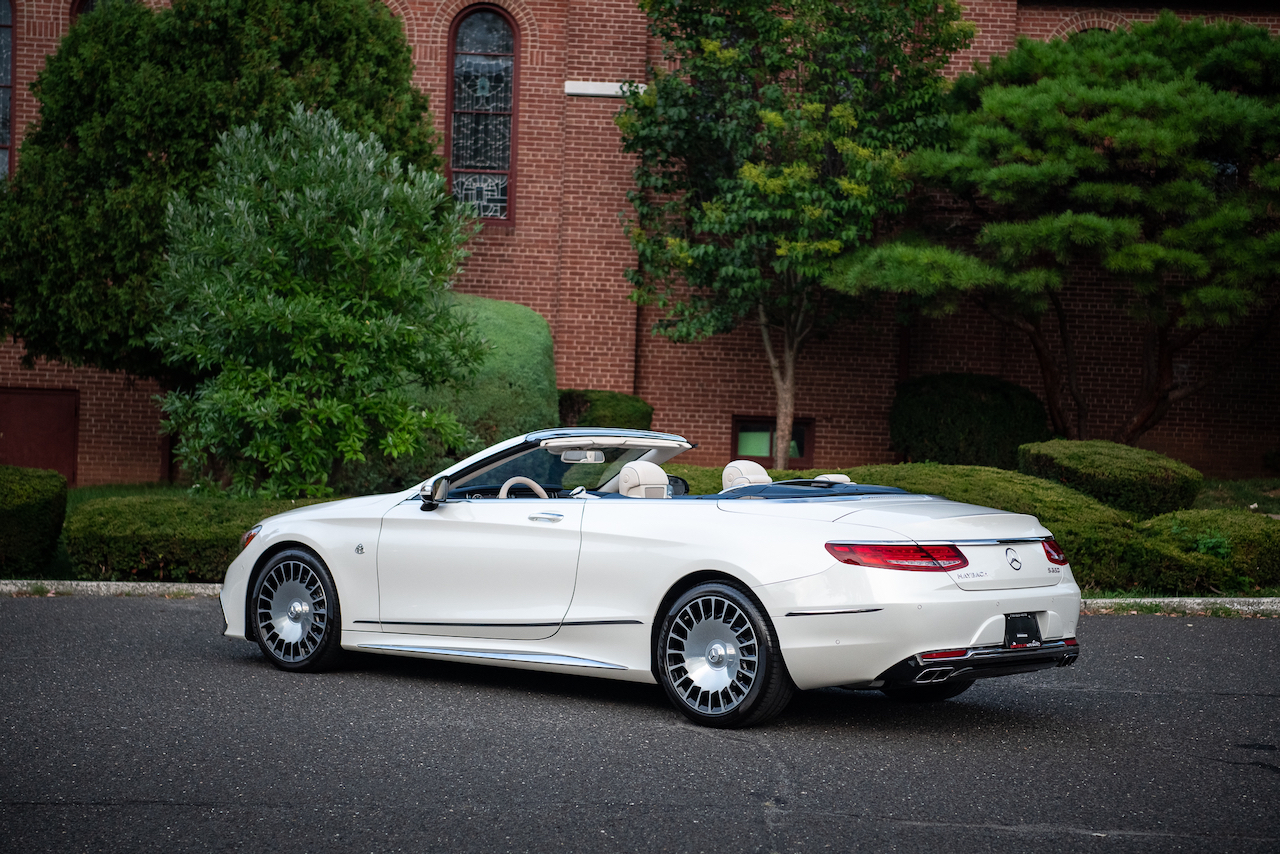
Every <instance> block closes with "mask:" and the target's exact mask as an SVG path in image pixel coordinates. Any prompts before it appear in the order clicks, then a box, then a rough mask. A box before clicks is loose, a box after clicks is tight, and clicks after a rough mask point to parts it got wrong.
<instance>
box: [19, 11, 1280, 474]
mask: <svg viewBox="0 0 1280 854" xmlns="http://www.w3.org/2000/svg"><path fill="white" fill-rule="evenodd" d="M11 2H12V3H13V5H14V11H15V28H14V33H15V38H16V41H17V45H16V50H17V63H16V65H17V75H16V79H15V88H14V93H15V99H14V100H15V103H14V114H13V124H14V127H15V130H16V132H17V133H18V134H19V140H20V138H21V132H22V130H23V129H25V128H26V126H27V125H28V123H30V122H32V121H33V120H34V119H35V118H36V105H35V102H34V100H33V99H32V97H31V95H30V93H29V91H28V86H29V84H30V83H31V81H32V80H33V79H34V77H35V74H36V71H37V70H38V68H39V67H41V65H42V63H43V61H44V57H45V55H46V54H48V53H51V52H52V51H54V50H55V49H56V47H57V41H58V39H59V38H60V37H61V35H62V34H63V33H64V32H65V30H66V28H67V26H68V23H69V0H58V2H49V0H40V2H32V0H11ZM386 2H387V3H388V5H389V7H390V8H391V9H392V11H393V12H394V13H395V14H396V15H397V16H398V17H400V18H401V20H402V21H403V22H404V25H405V31H406V34H407V36H408V39H409V42H410V44H411V45H412V47H413V56H414V61H415V63H416V65H417V70H416V72H415V78H414V79H415V82H416V83H417V85H418V86H420V87H421V88H422V89H424V90H425V91H426V92H428V93H429V94H430V96H431V100H432V106H433V108H434V109H435V110H436V118H437V121H438V122H440V125H441V130H443V122H444V105H445V102H446V100H445V87H446V80H447V77H448V68H449V62H450V57H449V33H450V28H451V25H452V24H453V22H454V21H455V19H456V18H457V16H458V15H459V13H461V12H462V11H464V10H466V9H469V8H471V7H472V6H474V5H477V4H475V3H472V2H471V0H450V2H429V1H428V0H386ZM489 5H494V6H500V7H502V8H503V9H504V10H506V12H507V13H508V14H509V15H510V16H511V17H512V19H513V20H514V21H515V24H516V26H517V28H518V30H519V56H518V91H517V99H518V101H517V107H516V109H517V127H518V140H517V145H516V152H515V156H516V164H515V169H516V179H515V181H516V183H515V189H514V191H513V195H512V206H513V217H512V221H511V222H510V224H506V225H493V224H490V225H486V227H485V229H484V231H483V233H482V234H481V235H480V236H479V238H478V239H477V240H476V241H475V242H474V243H473V245H472V247H471V250H472V252H473V255H472V257H471V258H470V259H469V261H468V262H467V265H466V269H465V270H464V272H463V275H462V276H461V278H460V281H459V283H458V287H459V289H460V290H463V291H466V292H468V293H475V294H479V295H482V296H488V297H495V298H499V299H506V300H512V301H515V302H520V303H523V304H525V305H528V306H530V307H532V308H534V309H535V310H537V311H538V312H540V313H541V314H542V315H543V316H544V317H545V318H546V319H547V321H548V322H549V323H550V325H551V328H552V332H553V335H554V337H555V342H556V367H557V370H558V377H559V383H560V385H561V386H562V387H566V388H570V387H572V388H602V389H612V390H616V391H622V392H628V393H635V394H639V395H640V396H641V397H643V398H644V399H645V400H647V401H648V402H649V403H651V404H652V405H653V406H654V408H655V414H654V427H655V428H656V429H661V430H671V431H674V432H678V433H683V434H684V435H686V436H688V437H689V438H690V439H692V440H693V441H695V442H697V443H699V447H698V448H697V449H696V450H695V451H693V452H691V454H690V455H689V456H688V460H689V462H699V463H703V464H707V465H712V464H723V463H724V462H726V461H727V460H728V459H729V455H730V453H731V435H730V434H731V424H732V418H733V416H734V415H764V416H771V414H772V412H773V406H774V402H773V384H772V382H771V380H770V379H769V373H768V369H767V366H766V364H765V361H764V356H763V353H762V352H761V347H760V342H759V332H758V330H756V329H755V328H754V327H747V328H744V329H741V330H739V331H738V332H736V333H734V334H732V335H726V336H723V337H721V338H718V339H715V340H712V341H709V342H706V343H704V344H700V345H679V346H677V345H672V344H670V343H668V342H666V341H665V340H663V339H659V338H655V337H653V336H652V335H651V334H650V333H649V331H648V330H649V329H650V327H651V325H652V321H653V319H654V318H653V317H652V316H650V315H649V314H648V313H646V312H642V311H639V310H637V309H636V307H635V306H634V305H633V304H632V303H630V302H629V301H628V299H627V294H628V291H629V288H628V285H627V283H626V280H625V278H624V276H623V270H624V269H625V268H626V267H627V266H628V265H629V264H630V263H631V261H632V254H631V252H630V248H629V246H628V244H627V241H626V238H625V236H624V234H623V232H622V228H621V223H620V220H619V214H620V213H622V212H624V209H625V208H626V202H625V198H624V197H625V193H626V190H627V188H628V186H629V185H630V172H631V163H630V161H629V159H628V158H627V157H625V156H623V155H622V154H621V153H620V152H619V150H618V137H617V130H616V129H615V127H614V126H613V122H612V118H613V115H614V113H615V112H616V110H617V108H618V106H619V102H618V101H617V100H616V99H612V98H597V97H582V96H571V95H566V94H565V84H566V82H567V81H586V82H597V83H617V82H620V81H623V80H638V79H642V78H643V76H644V71H645V67H646V65H647V64H653V63H656V62H658V60H659V50H658V46H657V45H656V44H655V43H653V41H652V40H651V39H650V38H649V37H648V36H647V33H646V28H645V21H644V17H643V15H642V14H641V13H640V12H639V11H638V10H637V8H636V3H635V2H634V0H495V2H493V3H491V4H489ZM1232 5H1233V4H1221V5H1220V6H1219V7H1217V8H1204V9H1191V8H1188V9H1180V10H1179V14H1181V15H1184V16H1185V17H1196V16H1206V17H1228V18H1238V19H1240V20H1242V21H1246V22H1248V23H1254V24H1262V25H1265V26H1268V27H1270V28H1271V30H1272V31H1273V32H1280V14H1277V13H1273V12H1269V11H1262V12H1259V11H1241V12H1239V13H1232V14H1228V13H1227V12H1226V11H1225V10H1227V9H1230V8H1232ZM1247 6H1248V8H1249V9H1251V10H1252V9H1258V8H1262V7H1261V6H1259V4H1256V3H1252V4H1247ZM966 8H967V9H968V16H969V17H970V19H971V20H973V21H974V22H975V23H976V24H977V26H978V36H977V40H976V42H975V44H974V46H973V47H972V48H971V49H969V50H967V51H965V52H964V53H963V54H961V55H958V56H957V57H956V58H955V59H954V60H953V62H952V64H951V71H952V73H957V72H959V71H962V70H965V69H967V68H969V67H970V66H971V65H972V63H973V61H975V60H980V59H985V58H986V57H988V56H990V55H992V54H996V53H1003V52H1005V51H1007V50H1009V49H1010V48H1012V47H1013V45H1014V43H1015V40H1016V38H1017V36H1018V35H1027V36H1030V37H1033V38H1042V39H1044V38H1057V37H1062V36H1064V35H1066V34H1068V33H1071V32H1075V31H1077V30H1081V29H1087V28H1090V27H1107V28H1113V27H1116V26H1125V25H1128V24H1129V23H1131V22H1134V21H1146V20H1151V19H1152V18H1154V17H1155V15H1156V14H1157V8H1156V7H1140V8H1139V7H1126V6H1114V5H1109V6H1106V7H1104V8H1098V9H1094V8H1090V7H1086V6H1082V5H1079V4H1061V5H1049V4H1042V3H1030V2H1025V0H1024V2H1018V0H973V2H970V3H966ZM1242 8H1243V7H1242ZM1084 284H1085V286H1084V287H1081V288H1078V289H1076V290H1074V291H1073V295H1072V298H1071V299H1070V300H1069V301H1068V304H1067V308H1068V311H1069V314H1070V316H1071V318H1072V322H1073V324H1075V328H1077V329H1078V330H1079V337H1080V342H1079V345H1078V346H1079V347H1080V349H1081V351H1082V365H1081V370H1082V371H1083V373H1084V374H1085V376H1086V377H1087V382H1088V386H1089V388H1090V389H1094V390H1100V391H1105V395H1104V396H1100V397H1099V399H1097V400H1096V401H1093V402H1092V403H1091V406H1092V408H1093V413H1092V417H1091V427H1092V431H1093V433H1094V435H1097V436H1107V435H1109V434H1110V432H1111V431H1112V430H1113V429H1114V428H1115V426H1116V425H1117V424H1119V422H1120V421H1121V419H1122V418H1123V415H1124V413H1125V411H1126V408H1127V406H1128V404H1129V402H1130V401H1131V400H1132V398H1133V396H1134V394H1135V392H1136V390H1137V382H1138V365H1139V359H1140V357H1141V352H1142V342H1141V339H1140V337H1139V335H1138V331H1137V329H1136V328H1135V327H1133V326H1131V325H1129V324H1126V323H1125V322H1123V321H1118V320H1117V319H1116V317H1117V314H1116V312H1115V311H1114V309H1113V308H1112V307H1111V305H1112V303H1111V300H1112V296H1111V294H1110V293H1109V291H1108V288H1107V286H1106V285H1105V284H1104V283H1102V282H1092V283H1084ZM908 341H909V345H908V346H905V347H904V346H902V340H901V336H900V332H899V330H898V327H897V326H896V324H895V323H894V322H893V321H892V318H891V317H890V314H889V311H888V309H887V308H886V309H883V310H881V312H880V313H879V314H877V315H876V316H874V317H869V318H865V319H864V320H863V321H861V322H859V323H856V324H851V325H850V326H849V327H848V328H847V329H844V330H841V331H840V332H839V333H838V334H835V335H832V336H830V337H829V338H828V339H826V340H825V341H821V342H817V343H815V344H813V345H812V346H810V348H809V349H808V351H807V352H806V353H805V354H803V355H802V357H801V360H800V363H799V365H798V386H799V389H800V392H799V396H798V400H797V411H796V414H797V416H798V417H807V418H813V419H815V422H816V429H815V447H814V451H813V453H814V461H815V464H816V465H819V466H833V467H834V466H837V465H849V464H859V463H871V462H885V461H891V460H892V459H893V453H892V451H891V449H890V448H889V438H888V427H887V422H886V416H887V414H888V411H889V407H890V405H891V404H892V401H893V390H894V383H895V382H896V381H897V380H898V379H900V378H902V377H905V376H918V375H921V374H927V373H937V372H943V371H973V372H978V373H987V374H994V375H998V376H1002V377H1004V378H1006V379H1010V380H1013V381H1015V382H1018V383H1021V384H1023V385H1026V386H1027V387H1029V388H1031V389H1033V390H1036V391H1037V392H1040V391H1041V388H1040V377H1039V373H1038V371H1037V369H1036V364H1035V360H1034V358H1033V357H1032V353H1031V350H1030V348H1029V346H1028V345H1027V344H1026V342H1025V340H1024V339H1022V338H1021V337H1020V336H1019V335H1017V334H1016V333H1012V332H1010V331H1008V330H1007V329H1006V328H1004V327H1001V326H999V325H998V324H997V323H995V322H994V321H992V320H990V319H989V318H987V317H985V316H984V315H982V314H980V313H978V312H977V311H966V312H965V313H963V314H961V315H960V316H958V317H955V318H951V319H948V320H943V321H921V322H919V323H917V324H916V325H914V326H913V327H912V329H911V332H910V335H909V338H908ZM1222 352H1223V343H1222V341H1221V340H1219V339H1217V338H1215V337H1214V336H1212V335H1208V336H1205V338H1204V340H1202V341H1201V342H1199V343H1198V344H1197V345H1196V347H1195V348H1194V351H1193V352H1192V353H1190V354H1188V355H1187V357H1186V359H1185V362H1184V363H1180V365H1181V367H1180V368H1179V370H1182V371H1185V372H1186V373H1187V376H1188V377H1190V378H1194V377H1195V376H1197V375H1198V374H1197V372H1200V371H1204V370H1206V369H1207V368H1208V366H1210V365H1212V364H1214V362H1215V360H1216V359H1217V358H1219V357H1220V356H1221V355H1222ZM1277 352H1280V333H1277V334H1275V335H1273V336H1272V338H1271V340H1270V341H1267V342H1264V344H1263V346H1262V347H1260V348H1258V349H1257V350H1255V351H1254V356H1253V358H1252V360H1250V361H1248V362H1247V363H1246V364H1243V365H1240V366H1237V367H1236V368H1235V369H1234V370H1232V371H1230V372H1228V373H1227V374H1225V375H1224V376H1223V377H1222V378H1221V379H1220V380H1218V381H1217V382H1215V383H1213V384H1212V385H1211V386H1210V387H1209V388H1208V389H1206V390H1205V391H1204V392H1203V393H1201V394H1200V395H1199V396H1197V397H1195V398H1192V399H1191V400H1189V401H1186V402H1184V403H1182V404H1180V405H1178V406H1176V407H1175V408H1174V409H1173V410H1172V412H1171V413H1170V414H1169V416H1168V417H1167V418H1166V419H1165V421H1164V422H1163V423H1162V424H1161V425H1160V426H1159V427H1157V428H1156V429H1155V430H1153V431H1152V432H1151V433H1149V434H1148V435H1147V436H1146V437H1144V439H1143V442H1142V444H1143V446H1144V447H1150V448H1152V449H1154V450H1159V451H1162V452H1165V453H1169V454H1171V455H1172V456H1175V457H1177V458H1179V459H1183V460H1186V461H1187V462H1189V463H1191V464H1192V465H1195V466H1197V467H1199V468H1201V469H1202V470H1204V471H1205V472H1207V473H1212V474H1221V475H1233V476H1247V475H1256V474H1257V473H1258V471H1259V468H1260V464H1261V456H1262V453H1263V452H1264V451H1267V450H1270V449H1273V448H1278V447H1280V426H1278V424H1277V420H1278V419H1277V415H1280V383H1277V382H1276V378H1275V372H1274V369H1273V368H1272V367H1271V365H1273V364H1274V356H1275V354H1276V353H1277ZM19 354H20V348H19V347H18V346H17V345H14V344H4V345H0V389H2V388H4V387H23V388H76V389H79V390H80V408H79V413H80V414H79V419H80V423H79V448H78V452H77V460H78V463H77V465H78V472H77V475H78V477H77V479H78V482H79V484H82V485H85V484H93V483H107V482H126V481H143V480H155V479H158V478H162V477H165V476H167V472H168V468H167V465H166V464H165V459H166V453H165V448H166V447H167V445H166V443H165V442H164V440H163V439H162V438H161V437H160V436H159V435H158V426H159V420H160V419H159V415H158V412H157V410H156V409H155V406H154V404H153V403H152V401H151V395H153V394H154V393H155V392H156V388H155V387H154V385H153V384H151V383H147V382H142V381H134V380H131V379H129V378H127V377H124V376H119V375H114V374H104V373H101V372H98V371H92V370H86V369H72V368H66V367H61V366H54V365H41V366H38V367H37V369H36V370H34V371H28V370H24V369H22V368H20V366H19ZM1264 354H1267V355H1269V358H1268V359H1265V360H1264ZM1266 362H1269V363H1271V364H1267V363H1266Z"/></svg>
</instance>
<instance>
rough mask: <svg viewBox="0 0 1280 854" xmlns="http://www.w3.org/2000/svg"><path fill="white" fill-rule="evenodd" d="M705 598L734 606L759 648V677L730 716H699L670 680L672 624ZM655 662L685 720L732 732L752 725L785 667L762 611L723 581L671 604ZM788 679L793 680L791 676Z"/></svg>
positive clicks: (708, 584)
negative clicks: (765, 695)
mask: <svg viewBox="0 0 1280 854" xmlns="http://www.w3.org/2000/svg"><path fill="white" fill-rule="evenodd" d="M705 596H720V597H722V598H725V599H728V600H729V601H731V602H733V604H734V605H735V606H736V607H737V608H739V609H740V610H741V611H742V612H743V613H744V614H745V615H746V617H747V619H748V620H749V621H750V623H751V628H752V630H753V631H754V632H755V633H756V648H757V649H758V650H759V652H758V654H757V657H758V659H759V661H760V666H759V668H758V670H757V673H756V678H755V680H754V681H753V682H752V683H751V688H750V689H749V690H748V691H747V695H746V697H745V698H744V699H743V700H742V702H741V703H739V704H738V705H736V706H734V707H733V708H732V709H730V710H729V711H727V712H723V713H720V714H716V715H708V714H705V713H703V712H699V711H698V710H697V709H693V708H690V706H689V704H688V703H686V702H685V700H684V697H683V696H682V695H681V694H680V692H679V691H677V690H676V688H675V686H674V685H673V684H672V683H671V678H670V676H669V675H668V673H667V665H666V661H667V650H666V640H667V636H668V634H669V633H670V631H671V624H672V623H673V622H674V621H675V619H676V616H677V615H679V613H680V612H681V611H682V610H683V609H684V607H685V606H686V605H688V604H689V603H690V602H692V601H693V600H695V599H701V598H703V597H705ZM654 661H655V662H656V663H657V668H656V669H657V671H658V672H657V673H656V674H655V675H656V676H657V677H658V682H659V683H661V684H662V689H663V690H664V691H665V692H666V694H667V698H668V699H669V700H670V701H671V703H672V705H674V706H675V707H676V708H677V709H679V710H680V711H681V712H682V713H683V714H684V715H685V717H687V718H689V719H690V720H691V721H693V722H694V723H696V724H700V725H702V726H707V727H720V728H730V727H738V726H742V725H744V724H746V723H748V722H750V720H751V718H752V715H753V714H754V712H755V711H756V707H757V706H758V705H759V703H760V695H761V693H762V692H763V691H764V690H765V689H766V686H767V685H768V684H769V683H770V681H771V680H772V679H773V678H774V675H775V674H774V671H775V670H776V669H777V668H778V667H781V666H782V657H781V655H780V654H779V652H778V646H777V639H776V636H775V635H774V633H773V625H772V624H771V623H770V622H769V620H768V619H767V618H766V617H765V615H764V613H763V611H761V610H760V607H759V606H758V605H756V603H755V600H754V599H753V598H752V597H751V596H750V595H748V594H747V592H746V591H745V590H743V589H742V588H740V587H738V586H737V585H736V584H729V583H726V582H722V581H709V582H704V583H702V584H697V585H695V586H693V587H691V588H689V589H688V590H686V591H685V592H684V593H682V594H681V595H680V596H679V597H677V599H676V600H675V601H674V602H673V603H671V606H670V607H669V608H668V609H667V611H666V613H665V614H664V615H663V617H662V625H661V629H660V631H659V632H658V636H657V638H656V640H655V641H654ZM786 678H788V679H789V678H790V677H789V676H788V677H786Z"/></svg>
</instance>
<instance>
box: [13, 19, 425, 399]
mask: <svg viewBox="0 0 1280 854" xmlns="http://www.w3.org/2000/svg"><path fill="white" fill-rule="evenodd" d="M412 71H413V66H412V62H411V59H410V54H409V48H408V45H407V43H406V41H405V38H404V33H403V31H402V29H401V25H400V23H399V22H398V21H397V20H396V19H395V18H394V17H393V16H392V15H391V13H390V12H389V11H388V10H387V8H386V7H385V6H384V5H383V4H382V3H379V2H375V1H374V0H308V2H305V3H303V2H294V0H177V2H175V3H174V4H173V6H172V7H170V8H165V9H161V10H159V11H152V10H151V9H149V8H148V7H147V6H145V5H144V4H141V3H134V2H129V0H100V2H99V3H98V4H97V8H95V9H94V10H93V11H92V12H90V13H88V14H86V15H83V16H81V17H80V19H79V20H78V21H77V23H75V24H74V25H73V26H72V27H71V30H70V31H69V32H68V34H67V35H66V37H65V38H64V39H63V40H62V43H61V45H60V46H59V48H58V51H57V53H55V54H54V55H53V56H50V57H49V58H48V61H47V63H46V66H45V68H44V70H43V71H42V72H41V73H40V75H39V76H38V78H37V80H36V83H35V85H34V87H33V91H34V93H35V96H36V98H37V99H38V100H39V102H40V117H39V119H38V121H37V122H36V124H35V125H34V127H33V128H32V131H31V132H30V133H29V134H28V136H27V137H26V139H25V141H24V143H23V146H22V156H21V159H20V161H19V165H18V170H17V174H16V175H15V176H14V180H13V182H12V184H11V185H10V192H8V193H0V327H2V328H3V331H4V332H8V333H14V334H16V335H18V336H19V337H20V338H21V339H22V340H23V342H24V343H25V346H26V353H27V357H28V360H30V359H32V358H34V357H45V358H52V359H60V360H62V361H65V362H69V363H72V364H88V365H95V366H97V367H100V368H103V369H109V370H115V369H122V370H127V371H129V372H131V373H134V374H138V375H144V376H156V375H163V373H164V372H165V371H166V368H165V366H164V365H163V363H162V362H161V360H160V359H159V358H158V356H157V354H155V353H154V352H153V351H151V350H150V349H149V348H148V347H147V345H146V343H145V338H146V334H147V331H148V329H149V328H150V323H151V319H150V315H149V310H150V309H149V306H150V300H149V298H148V296H149V291H150V288H151V283H152V282H153V281H154V280H155V278H156V276H157V274H158V273H159V269H160V266H161V265H162V263H163V255H164V251H165V242H164V241H165V237H164V234H165V222H164V216H165V200H166V198H167V197H168V194H169V193H171V192H178V193H183V194H186V193H190V192H191V191H193V190H194V189H195V188H197V187H200V186H202V185H204V184H205V183H206V182H207V180H208V172H209V166H210V162H211V161H210V156H211V153H212V151H213V148H214V145H215V144H216V143H217V141H218V135H219V134H220V133H222V132H224V131H226V130H229V129H230V128H232V127H236V126H238V125H243V124H247V123H248V122H250V121H255V122H257V123H258V124H259V125H261V126H262V127H263V128H265V129H267V130H268V131H270V130H272V129H274V128H276V127H277V126H279V125H280V123H281V122H282V121H283V120H284V119H285V118H286V117H287V115H288V112H289V109H290V107H291V106H292V105H293V104H294V103H295V102H299V101H300V102H302V103H304V104H306V105H307V106H308V108H311V109H315V108H327V109H331V110H332V111H333V112H334V114H335V115H337V116H338V118H339V119H341V121H342V122H343V124H344V125H345V126H346V127H348V128H349V129H351V130H355V131H358V132H360V133H374V134H377V135H378V137H379V138H380V139H381V140H382V141H383V143H384V144H385V145H386V146H387V147H388V149H389V150H390V151H391V153H392V154H394V155H396V156H399V157H401V158H402V160H403V161H404V162H405V163H407V164H408V163H412V164H414V165H416V166H418V167H419V168H421V169H428V168H433V167H436V166H438V165H439V161H438V159H437V157H436V155H435V154H434V150H435V146H436V138H435V135H434V133H433V131H432V130H431V124H430V121H429V117H428V116H427V114H426V109H427V100H426V97H425V96H424V95H423V94H421V93H420V92H418V91H416V90H414V89H413V88H412V87H411V85H410V79H411V76H412Z"/></svg>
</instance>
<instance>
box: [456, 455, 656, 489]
mask: <svg viewBox="0 0 1280 854" xmlns="http://www.w3.org/2000/svg"><path fill="white" fill-rule="evenodd" d="M599 450H600V451H601V452H602V453H603V455H604V461H603V462H586V463H567V462H563V461H562V460H561V459H560V455H561V453H562V452H563V449H562V448H533V449H531V450H528V451H526V452H524V453H523V454H520V455H518V456H515V457H512V458H510V459H508V460H506V461H504V462H502V463H500V464H498V465H496V466H494V467H493V468H491V469H488V470H486V471H481V472H478V473H476V474H474V475H472V476H471V477H467V478H464V479H463V480H461V481H459V482H458V483H456V484H455V485H454V486H455V488H456V487H465V491H467V492H470V491H472V490H483V489H498V488H499V487H501V486H502V484H503V483H505V482H506V481H508V480H510V479H511V478H513V477H527V478H530V479H531V480H534V481H536V482H537V483H538V484H540V485H541V486H542V487H543V488H544V489H556V490H569V489H573V488H575V487H578V486H584V487H586V488H587V489H589V490H597V489H599V488H600V487H602V486H604V485H605V484H606V483H608V482H609V481H610V480H612V479H613V478H614V477H616V476H617V474H618V472H620V471H622V467H623V466H625V465H626V464H627V463H629V462H632V461H633V460H638V459H640V458H641V457H643V456H644V455H645V454H646V453H648V451H649V449H648V448H600V449H599Z"/></svg>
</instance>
